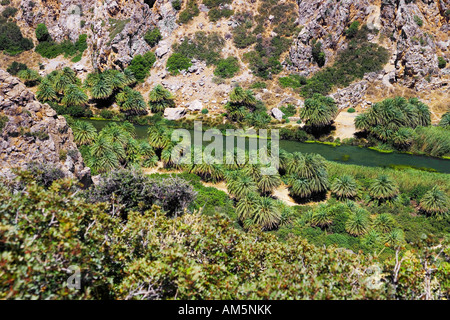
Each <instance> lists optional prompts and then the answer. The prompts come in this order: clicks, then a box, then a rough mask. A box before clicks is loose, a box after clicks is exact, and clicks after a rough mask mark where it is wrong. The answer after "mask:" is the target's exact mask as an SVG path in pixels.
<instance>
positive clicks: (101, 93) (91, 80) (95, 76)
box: [83, 72, 114, 99]
mask: <svg viewBox="0 0 450 320" xmlns="http://www.w3.org/2000/svg"><path fill="white" fill-rule="evenodd" d="M112 80H113V79H112V77H111V76H110V75H109V74H108V73H106V72H103V73H102V72H95V73H90V74H88V76H87V78H86V80H85V81H84V84H83V86H84V87H85V88H86V89H88V90H89V91H90V92H91V95H92V97H93V98H94V99H107V98H109V97H110V96H111V95H112V94H113V91H114V84H113V81H112Z"/></svg>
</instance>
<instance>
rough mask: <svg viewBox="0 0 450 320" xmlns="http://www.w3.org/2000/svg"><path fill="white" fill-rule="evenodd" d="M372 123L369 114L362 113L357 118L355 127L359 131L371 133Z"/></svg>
mask: <svg viewBox="0 0 450 320" xmlns="http://www.w3.org/2000/svg"><path fill="white" fill-rule="evenodd" d="M371 125H372V122H371V121H370V116H369V114H368V113H361V114H359V115H357V116H356V118H355V127H356V129H358V130H365V131H370V128H371Z"/></svg>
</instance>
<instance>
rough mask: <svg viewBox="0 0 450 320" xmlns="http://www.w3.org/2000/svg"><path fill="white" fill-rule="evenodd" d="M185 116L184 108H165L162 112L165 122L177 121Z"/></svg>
mask: <svg viewBox="0 0 450 320" xmlns="http://www.w3.org/2000/svg"><path fill="white" fill-rule="evenodd" d="M185 115H186V109H185V108H166V109H165V110H164V118H166V119H167V120H179V119H181V118H183V117H184V116H185Z"/></svg>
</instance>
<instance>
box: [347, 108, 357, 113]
mask: <svg viewBox="0 0 450 320" xmlns="http://www.w3.org/2000/svg"><path fill="white" fill-rule="evenodd" d="M355 111H356V110H355V108H348V110H347V112H348V113H354V112H355Z"/></svg>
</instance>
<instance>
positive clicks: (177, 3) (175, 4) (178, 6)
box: [172, 0, 181, 10]
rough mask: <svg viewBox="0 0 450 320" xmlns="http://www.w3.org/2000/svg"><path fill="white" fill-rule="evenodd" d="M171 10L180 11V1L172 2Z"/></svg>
mask: <svg viewBox="0 0 450 320" xmlns="http://www.w3.org/2000/svg"><path fill="white" fill-rule="evenodd" d="M172 8H174V9H175V10H180V9H181V0H173V1H172Z"/></svg>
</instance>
